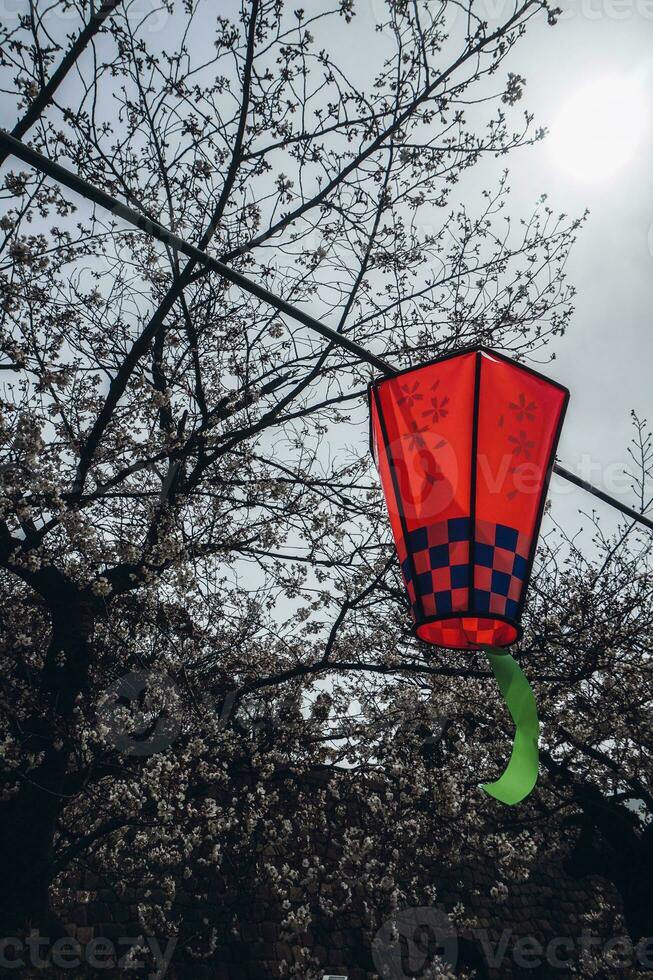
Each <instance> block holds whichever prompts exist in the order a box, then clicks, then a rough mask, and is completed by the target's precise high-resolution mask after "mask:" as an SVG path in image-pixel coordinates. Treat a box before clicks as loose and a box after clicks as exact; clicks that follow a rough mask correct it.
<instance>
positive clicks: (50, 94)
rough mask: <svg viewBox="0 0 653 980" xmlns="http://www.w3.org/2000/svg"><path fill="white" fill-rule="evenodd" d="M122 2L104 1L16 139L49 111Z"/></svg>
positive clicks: (4, 155) (14, 133) (2, 156)
mask: <svg viewBox="0 0 653 980" xmlns="http://www.w3.org/2000/svg"><path fill="white" fill-rule="evenodd" d="M121 2H122V0H102V2H101V3H100V8H99V10H98V11H97V12H96V13H94V14H93V16H92V17H91V19H90V20H89V22H88V24H87V25H86V27H85V28H84V29H83V30H82V31H80V33H79V34H78V36H77V37H76V38H75V40H74V41H73V43H72V45H71V46H70V49H69V50H68V52H67V53H66V54H65V55H64V57H63V58H62V59H61V61H60V63H59V65H58V66H57V68H56V69H55V71H54V72H53V73H52V75H51V76H50V78H49V79H48V80H47V82H46V83H45V85H44V86H43V88H42V89H41V90H40V92H39V94H38V95H37V96H36V98H35V99H34V101H33V102H32V104H31V105H30V106H29V108H28V109H27V111H26V112H25V113H24V114H23V115H22V116H21V118H20V119H19V120H18V122H17V123H16V125H15V126H14V128H13V129H12V131H11V135H12V136H14V137H15V138H16V139H22V137H23V136H24V135H25V133H26V132H27V130H28V129H30V128H31V127H32V126H33V125H34V123H35V122H36V120H37V119H38V118H39V117H40V116H41V115H43V112H44V111H45V109H47V107H48V106H49V105H50V103H51V102H52V99H53V98H54V93H55V92H56V91H57V89H58V88H59V86H60V85H61V83H62V82H63V80H64V78H65V77H66V75H67V74H68V72H69V71H70V69H71V68H72V67H73V66H74V65H75V63H76V61H77V60H78V58H79V56H80V55H81V54H82V52H83V51H84V49H85V48H86V47H87V45H88V44H89V42H90V41H92V40H93V38H94V37H95V35H96V34H97V32H98V31H99V30H100V28H101V27H102V24H103V23H104V21H105V20H106V19H107V17H108V16H109V15H110V14H112V13H113V12H114V10H115V9H116V7H117V6H118V5H119V4H120V3H121ZM9 152H10V151H9V150H4V149H3V150H2V152H0V166H2V164H3V163H4V162H5V160H6V159H7V156H8V155H9Z"/></svg>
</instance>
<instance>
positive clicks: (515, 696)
mask: <svg viewBox="0 0 653 980" xmlns="http://www.w3.org/2000/svg"><path fill="white" fill-rule="evenodd" d="M483 651H484V653H485V655H486V656H487V658H488V660H489V661H490V666H491V667H492V671H493V672H494V676H495V677H496V679H497V683H498V684H499V688H500V689H501V693H502V694H503V700H504V701H505V702H506V705H507V708H508V711H509V712H510V716H511V718H512V720H513V721H514V723H515V740H514V742H513V746H512V753H511V756H510V762H509V763H508V765H507V766H506V769H505V772H504V773H503V775H502V776H500V777H499V779H497V780H496V782H494V783H482V784H481V789H484V790H485V792H486V793H489V795H490V796H493V797H494V798H495V799H496V800H499V801H500V802H501V803H506V804H507V805H508V806H514V805H515V803H520V802H521V801H522V800H523V799H524V798H525V797H527V796H528V794H529V793H530V792H531V790H532V789H533V787H534V786H535V783H536V782H537V770H538V766H539V762H540V754H539V751H538V747H537V743H538V738H539V734H540V723H539V721H538V718H537V705H536V703H535V698H534V696H533V692H532V690H531V686H530V684H529V683H528V681H527V679H526V676H525V675H524V673H523V671H522V669H521V668H520V666H519V664H518V663H517V662H516V661H515V660H513V658H512V657H511V656H510V654H509V653H505V652H504V651H503V650H498V649H495V648H494V647H487V646H484V647H483Z"/></svg>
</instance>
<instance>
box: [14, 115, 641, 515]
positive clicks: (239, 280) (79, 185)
mask: <svg viewBox="0 0 653 980" xmlns="http://www.w3.org/2000/svg"><path fill="white" fill-rule="evenodd" d="M2 154H4V157H3V156H2ZM10 154H11V155H13V156H16V157H18V159H19V160H22V161H23V163H26V164H28V165H29V166H31V167H34V168H35V169H36V170H39V171H40V172H41V173H43V174H45V175H46V176H48V177H51V178H52V179H53V180H56V181H58V182H59V183H60V184H63V185H64V186H65V187H68V188H69V189H70V190H72V191H74V192H75V193H77V194H81V195H82V197H85V198H86V199H87V200H89V201H92V202H93V203H94V204H97V205H99V207H101V208H104V209H105V210H107V211H110V212H111V213H112V214H116V215H118V216H119V217H121V218H123V219H124V220H125V221H127V222H128V223H129V224H130V225H132V226H133V227H135V228H139V229H140V230H141V231H143V232H145V234H147V235H151V236H152V238H156V239H157V240H158V241H160V242H163V243H164V244H167V245H171V246H172V247H173V248H176V249H177V250H178V251H179V252H181V254H182V255H186V256H187V257H188V258H189V259H192V260H193V261H195V262H197V263H198V264H199V265H202V266H204V267H205V268H207V269H211V270H212V271H213V272H217V273H218V275H220V276H223V277H224V278H225V279H227V280H228V281H229V282H232V283H234V285H235V286H238V287H239V288H240V289H243V290H244V291H245V292H248V293H251V294H252V295H253V296H256V297H257V298H258V299H261V300H263V302H265V303H269V305H270V306H272V307H274V308H275V309H277V310H279V312H280V313H285V314H286V315H287V316H289V317H291V318H292V319H293V320H297V321H298V322H299V323H302V324H303V325H304V326H306V327H308V328H309V329H310V330H314V331H315V332H316V333H319V334H320V335H321V336H322V337H325V338H326V339H327V340H329V341H331V343H333V344H336V345H337V346H339V347H343V348H344V349H345V350H348V351H349V353H350V354H355V355H356V357H358V358H360V360H362V361H365V362H366V363H368V364H371V365H372V367H375V368H376V369H377V370H378V371H380V372H381V373H382V374H384V375H386V376H387V377H392V375H394V374H395V373H396V371H395V368H393V367H392V365H391V364H389V363H388V362H387V361H384V360H383V359H382V358H381V357H377V356H376V354H372V352H371V351H368V350H366V349H365V348H364V347H361V346H360V344H357V343H356V342H355V341H353V340H350V339H349V338H348V337H345V336H343V335H342V334H340V333H338V332H337V330H334V329H333V327H329V326H327V324H326V323H322V322H321V321H320V320H317V319H316V318H315V317H312V316H311V315H310V314H309V313H305V312H304V310H301V309H299V308H298V307H296V306H293V305H292V304H291V303H288V302H286V300H284V299H282V298H281V297H280V296H275V294H274V293H271V292H270V291H269V290H268V289H265V288H264V287H263V286H260V285H259V284H258V283H257V282H253V281H252V280H251V279H248V278H247V277H246V276H244V275H242V273H240V272H237V271H236V270H235V269H232V268H231V267H230V266H228V265H225V263H224V262H220V260H219V259H215V258H213V256H211V255H208V254H207V253H206V252H205V251H203V250H202V249H201V248H198V247H197V246H195V245H191V244H190V242H187V241H185V240H184V239H183V238H180V237H179V236H178V235H175V234H174V232H172V231H170V230H169V229H168V228H165V227H164V226H163V225H160V224H159V223H158V222H157V221H154V220H153V219H152V218H148V217H147V216H146V215H143V214H142V213H139V212H138V211H135V210H134V209H133V208H131V207H130V206H129V205H128V204H123V203H122V202H121V201H118V200H116V198H114V197H112V196H111V195H110V194H107V193H106V191H103V190H101V189H100V188H99V187H95V186H94V185H93V184H91V183H89V181H87V180H84V178H83V177H80V176H79V175H78V174H76V173H74V172H73V171H72V170H67V169H66V168H65V167H62V166H61V164H59V163H55V162H54V161H53V160H48V158H47V157H45V156H43V154H42V153H38V152H37V150H33V149H32V148H31V147H30V146H27V145H26V144H25V143H22V142H21V141H20V140H17V139H15V138H14V137H13V136H10V135H9V134H8V133H5V132H2V130H0V159H4V158H6V156H8V155H10ZM553 471H554V473H557V474H558V476H561V477H562V478H563V479H565V480H568V481H569V482H570V483H573V484H574V485H575V486H577V487H580V488H581V489H582V490H586V491H587V492H588V493H591V494H593V495H594V496H595V497H598V499H599V500H603V501H604V502H605V503H607V504H610V506H611V507H614V508H615V509H616V510H618V511H620V512H621V513H622V514H625V515H626V516H627V517H629V518H630V519H631V520H633V521H637V523H639V524H642V525H643V526H644V527H647V528H649V529H650V530H653V520H652V519H651V518H649V517H646V515H644V514H640V513H639V512H638V511H636V510H634V509H633V508H632V507H629V506H628V505H627V504H624V503H622V502H621V501H620V500H617V499H616V498H615V497H611V496H610V495H609V494H607V493H605V492H604V491H603V490H600V489H599V488H598V487H595V486H594V485H593V484H591V483H588V481H587V480H583V479H582V478H581V477H579V476H576V475H575V474H574V473H572V472H571V471H570V470H568V469H566V467H564V466H561V465H560V464H559V463H555V464H554V466H553Z"/></svg>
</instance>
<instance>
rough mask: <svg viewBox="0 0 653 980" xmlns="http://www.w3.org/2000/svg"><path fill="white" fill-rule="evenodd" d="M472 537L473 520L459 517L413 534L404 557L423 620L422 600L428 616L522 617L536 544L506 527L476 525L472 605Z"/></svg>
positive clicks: (405, 573)
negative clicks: (522, 600)
mask: <svg viewBox="0 0 653 980" xmlns="http://www.w3.org/2000/svg"><path fill="white" fill-rule="evenodd" d="M469 537H470V520H469V518H468V517H454V518H451V519H450V520H448V521H441V522H440V523H438V524H429V525H427V526H426V527H420V528H416V529H415V530H414V531H409V532H408V537H407V540H406V545H407V552H406V551H405V550H404V548H403V547H402V548H401V549H400V553H399V558H400V561H401V570H402V573H403V576H404V581H405V583H406V589H407V591H408V596H409V599H410V602H411V606H412V607H413V613H414V614H416V615H417V617H419V618H421V609H420V608H418V603H417V596H419V598H420V600H421V606H422V607H423V610H424V616H426V617H429V616H442V615H446V614H447V613H452V614H454V615H455V614H456V613H463V612H470V611H473V612H475V613H486V614H487V613H498V614H499V615H501V616H508V617H509V618H511V619H516V618H517V613H518V609H519V599H520V597H521V592H522V589H523V587H524V581H525V578H526V572H527V569H528V555H529V551H530V539H529V538H528V537H527V535H525V534H523V533H522V532H520V531H517V530H516V529H515V528H512V527H508V526H507V525H505V524H493V523H490V522H489V521H477V522H476V542H475V548H474V602H471V603H470V598H469V584H470V583H469V560H470V556H469ZM402 544H403V542H402ZM411 556H412V561H411ZM413 562H414V565H415V575H416V580H415V581H413Z"/></svg>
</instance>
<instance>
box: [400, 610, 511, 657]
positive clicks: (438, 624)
mask: <svg viewBox="0 0 653 980" xmlns="http://www.w3.org/2000/svg"><path fill="white" fill-rule="evenodd" d="M415 633H416V635H417V636H418V637H419V639H420V640H423V641H424V642H425V643H430V644H433V645H434V646H438V647H444V648H445V649H448V650H479V649H480V648H481V647H484V646H491V647H509V646H511V644H513V643H516V642H517V640H519V639H520V638H521V635H522V631H521V627H520V626H519V624H518V623H516V622H515V621H514V620H513V619H510V618H509V617H508V616H501V615H499V614H498V613H478V612H457V613H453V614H452V613H446V614H444V615H441V616H429V617H428V618H427V619H423V620H421V621H420V622H419V623H417V624H416V625H415Z"/></svg>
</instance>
